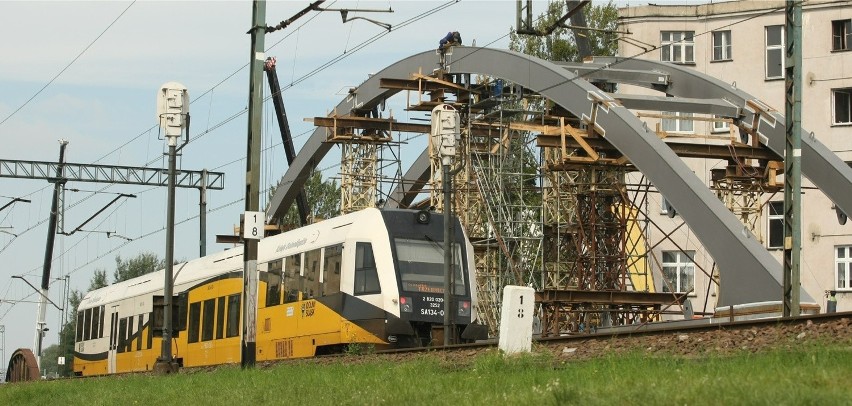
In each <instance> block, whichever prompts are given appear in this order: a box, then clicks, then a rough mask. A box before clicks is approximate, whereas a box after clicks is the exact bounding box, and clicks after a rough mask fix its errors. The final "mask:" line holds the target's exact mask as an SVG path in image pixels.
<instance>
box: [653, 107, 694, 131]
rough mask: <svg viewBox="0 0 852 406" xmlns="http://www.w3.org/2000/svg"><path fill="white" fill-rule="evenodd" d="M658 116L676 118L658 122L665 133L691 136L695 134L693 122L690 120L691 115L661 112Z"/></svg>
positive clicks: (677, 112)
mask: <svg viewBox="0 0 852 406" xmlns="http://www.w3.org/2000/svg"><path fill="white" fill-rule="evenodd" d="M660 114H662V115H664V116H677V117H678V118H663V119H661V121H660V128H662V130H663V131H665V132H667V133H684V134H692V133H694V132H695V121H693V120H692V117H693V114H692V113H682V112H679V111H663V112H661V113H660Z"/></svg>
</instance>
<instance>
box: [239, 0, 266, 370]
mask: <svg viewBox="0 0 852 406" xmlns="http://www.w3.org/2000/svg"><path fill="white" fill-rule="evenodd" d="M265 21H266V1H265V0H254V4H253V7H252V19H251V30H250V31H249V32H250V33H251V56H250V57H251V62H250V63H249V105H248V116H249V122H248V139H247V151H246V198H245V210H246V213H247V214H246V215H244V216H243V227H244V231H245V229H247V228H248V222H249V217H250V215H249V214H248V212H254V213H257V212H258V210H259V209H260V147H261V125H262V123H261V120H262V108H263V90H262V85H263V65H264V63H265V62H266V56H265V55H264V50H265V45H264V42H265V41H264V39H265V34H266V22H265ZM260 233H261V235H262V234H263V230H262V229H261V231H260ZM243 234H244V235H245V232H244V233H243ZM243 244H244V245H243V258H244V261H245V262H244V267H243V339H242V356H241V358H240V365H241V366H242V367H243V368H253V367H254V364H255V360H256V359H257V354H256V352H255V351H256V337H255V336H256V333H257V331H256V329H257V323H256V318H257V245H258V239H254V238H248V239H244V243H243Z"/></svg>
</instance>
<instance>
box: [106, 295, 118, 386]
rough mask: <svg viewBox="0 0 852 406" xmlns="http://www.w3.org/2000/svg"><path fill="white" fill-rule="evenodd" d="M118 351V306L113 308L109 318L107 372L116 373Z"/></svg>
mask: <svg viewBox="0 0 852 406" xmlns="http://www.w3.org/2000/svg"><path fill="white" fill-rule="evenodd" d="M116 349H118V305H115V306H112V308H111V309H110V317H109V351H108V352H107V372H109V373H111V374H114V373H115V353H116Z"/></svg>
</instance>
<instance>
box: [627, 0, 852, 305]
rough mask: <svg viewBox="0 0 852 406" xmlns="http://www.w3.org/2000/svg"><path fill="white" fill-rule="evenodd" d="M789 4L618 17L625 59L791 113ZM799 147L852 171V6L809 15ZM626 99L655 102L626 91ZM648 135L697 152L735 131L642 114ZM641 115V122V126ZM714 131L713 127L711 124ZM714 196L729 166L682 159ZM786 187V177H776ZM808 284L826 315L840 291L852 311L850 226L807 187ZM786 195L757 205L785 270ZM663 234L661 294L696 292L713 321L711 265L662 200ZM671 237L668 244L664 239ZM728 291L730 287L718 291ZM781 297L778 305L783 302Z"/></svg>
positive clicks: (641, 10) (810, 10) (655, 213)
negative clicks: (849, 165)
mask: <svg viewBox="0 0 852 406" xmlns="http://www.w3.org/2000/svg"><path fill="white" fill-rule="evenodd" d="M784 5H785V3H784V2H783V1H731V2H723V3H713V4H704V5H690V6H674V5H648V6H639V7H627V8H621V9H619V31H622V32H627V34H620V35H621V37H620V39H619V55H620V56H622V57H636V58H644V59H652V60H657V61H664V62H670V63H675V64H680V65H684V66H688V67H690V68H692V69H695V70H696V71H698V72H701V73H704V74H706V75H709V76H713V77H715V78H718V79H720V80H722V81H723V82H727V83H731V84H732V85H733V86H736V87H738V88H740V89H742V90H744V91H746V92H748V93H749V94H751V95H753V96H755V97H757V98H758V99H760V100H761V101H763V102H765V103H766V104H768V105H769V106H770V107H772V108H773V109H775V110H778V111H780V112H781V113H782V114H783V112H784V93H785V92H784V82H785V78H784V74H785V73H784V63H785V61H784V44H785V39H784V35H785V14H784ZM802 15H803V27H802V38H803V47H802V60H803V69H802V81H803V83H802V127H803V128H804V129H805V132H803V133H802V137H816V138H817V139H818V140H819V141H820V142H822V143H823V144H825V145H826V147H828V148H829V149H830V150H832V151H833V152H835V153H836V154H837V155H838V156H839V157H840V158H841V159H842V160H844V161H846V162H852V52H850V51H852V1H828V0H823V1H815V0H811V1H808V2H806V3H805V5H804V6H803V10H802ZM618 91H619V92H624V93H635V94H653V93H652V92H651V91H649V90H646V89H641V88H638V87H633V86H627V85H621V86H619V89H618ZM639 114H640V117H642V120H643V121H645V122H646V123H647V124H648V126H649V128H657V129H658V132H660V133H661V134H664V135H666V136H677V137H683V138H685V139H688V140H689V142H697V143H726V142H729V141H728V140H727V139H728V138H731V137H732V138H734V139H736V138H737V135H738V134H737V131H736V128H734V130H733V131H732V130H731V128H730V124H729V123H727V122H724V121H712V119H713V118H712V117H708V116H705V117H698V116H692V115H690V114H683V113H679V112H659V111H657V112H639ZM643 114H644V117H643ZM708 119H709V120H711V121H706V120H708ZM685 161H686V162H687V164H688V165H689V166H690V167H691V168H692V170H693V171H694V172H695V173H696V175H697V176H698V177H699V178H701V179H703V180H704V181H705V183H706V184H707V185H708V187H710V186H712V185H713V181H712V179H711V171H712V170H713V169H720V168H725V166H726V165H727V161H726V160H697V159H685ZM777 179H778V182H779V184H780V185H782V186H783V177H782V176H778V177H777ZM802 191H803V194H802V207H801V213H802V216H801V231H802V252H801V260H800V261H801V262H800V270H801V283H802V287H803V288H804V290H805V291H806V292H807V293H808V294H809V295H810V296H811V297H812V298H813V301H814V302H815V303H816V304H818V305H819V306H820V307H821V309H822V311H825V309H826V305H827V302H828V300H829V292H830V291H836V292H837V293H836V299H837V310H838V311H852V222H850V223H849V224H847V225H842V224H840V222H839V219H838V215H837V213H836V211H835V210H834V205H833V204H832V202H831V201H830V200H829V199H828V198H827V197H826V196H825V195H824V194H823V193H822V192H821V191H820V190H818V189H817V188H816V187H815V186H814V185H813V184H812V183H811V182H810V181H809V180H808V179H807V178H805V177H803V178H802ZM783 199H784V197H783V191H781V192H774V193H773V192H766V193H761V194H759V196H758V201H757V203H756V204H755V206H756V207H758V208H759V210H760V211H759V212H758V213H757V215H756V219H755V221H754V227H753V231H752V232H753V234H754V235H755V237H756V238H758V239H759V240H760V241H762V242H763V244H764V246H766V248H767V249H768V250H770V252H772V253H773V254H774V256H775V257H776V258H777V259H778V261H779V267H780V264H781V263H782V262H781V261H782V255H783V249H782V248H783V247H782V240H783ZM649 206H650V207H649V208H648V212H649V213H650V215H651V220H652V222H654V223H656V224H657V225H658V226H659V227H658V228H651V232H650V235H649V243H650V244H651V245H652V246H655V245H656V246H655V248H654V250H653V252H654V256H655V257H656V258H657V259H658V260H656V261H652V263H655V265H654V267H655V268H656V269H655V271H656V272H654V274H655V282H656V285H657V286H658V287H662V288H661V289H660V290H663V291H677V292H691V293H690V295H689V297H690V301H691V302H692V305H693V308H694V310H695V311H696V312H697V313H701V312H704V313H712V312H713V309H714V307H715V303H716V300H715V298H716V293H717V292H718V290H717V286H718V285H717V284H716V283H715V282H714V279H715V278H717V275H718V274H717V273H716V272H715V271H714V261H713V258H711V257H710V256H709V255H708V254H707V253H706V251H705V250H704V249H703V248H702V246H701V242H700V241H698V239H697V238H696V237H695V235H694V233H692V232H691V231H690V230H689V229H688V227H686V226H685V225H684V226H682V227H678V226H679V225H680V224H681V223H683V221H682V220H681V219H679V217H678V216H677V215H676V210H677V208H676V207H671V206H670V205H669V204H668V203H667V202H666V200H665V197H664V196H661V195H659V194H655V195H652V196H650V203H649ZM667 234H671V238H670V239H664V238H663V236H665V235H667ZM721 283H722V284H724V281H722V282H721ZM782 296H783V295H782V292H781V291H780V290H779V292H778V300H779V301H780V300H781V299H782Z"/></svg>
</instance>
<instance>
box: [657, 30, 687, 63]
mask: <svg viewBox="0 0 852 406" xmlns="http://www.w3.org/2000/svg"><path fill="white" fill-rule="evenodd" d="M694 34H695V31H663V32H661V33H660V36H661V40H660V42H661V44H660V60H661V61H663V62H675V63H694V62H695V53H694V48H695V42H694V40H693V38H692V37H693V35H694Z"/></svg>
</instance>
